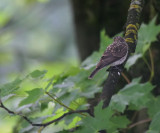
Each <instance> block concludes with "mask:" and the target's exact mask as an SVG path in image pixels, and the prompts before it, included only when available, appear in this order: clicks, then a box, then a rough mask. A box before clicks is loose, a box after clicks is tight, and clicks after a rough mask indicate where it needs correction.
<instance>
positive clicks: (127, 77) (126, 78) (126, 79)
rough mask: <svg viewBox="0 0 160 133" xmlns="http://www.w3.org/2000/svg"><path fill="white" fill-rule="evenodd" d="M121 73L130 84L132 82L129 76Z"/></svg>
mask: <svg viewBox="0 0 160 133" xmlns="http://www.w3.org/2000/svg"><path fill="white" fill-rule="evenodd" d="M121 74H122V76H123V78H124V79H125V80H126V81H127V83H128V84H129V83H131V81H130V80H129V78H128V77H127V76H126V75H125V74H124V73H123V72H121Z"/></svg>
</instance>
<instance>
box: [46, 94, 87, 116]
mask: <svg viewBox="0 0 160 133" xmlns="http://www.w3.org/2000/svg"><path fill="white" fill-rule="evenodd" d="M45 93H46V94H47V95H48V96H49V97H51V98H52V99H53V100H54V101H56V102H57V103H59V104H60V105H61V106H63V107H65V108H67V109H68V110H70V111H75V110H73V109H72V108H70V107H68V106H66V105H65V104H63V103H62V102H61V101H59V100H57V99H56V98H54V97H53V96H52V95H51V94H50V93H49V92H45ZM79 114H81V115H83V116H87V115H85V114H83V113H79Z"/></svg>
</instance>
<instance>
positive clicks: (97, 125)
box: [76, 102, 114, 133]
mask: <svg viewBox="0 0 160 133" xmlns="http://www.w3.org/2000/svg"><path fill="white" fill-rule="evenodd" d="M102 105H103V103H102V102H100V103H99V104H98V106H96V107H95V110H94V115H95V116H94V117H91V116H87V117H86V118H84V119H82V122H83V124H82V126H83V128H82V129H81V130H79V131H77V132H76V133H97V132H98V131H99V130H102V129H107V128H110V127H112V125H113V126H114V124H113V123H112V122H111V121H110V118H111V116H112V115H113V112H112V110H111V109H110V108H106V109H103V110H102Z"/></svg>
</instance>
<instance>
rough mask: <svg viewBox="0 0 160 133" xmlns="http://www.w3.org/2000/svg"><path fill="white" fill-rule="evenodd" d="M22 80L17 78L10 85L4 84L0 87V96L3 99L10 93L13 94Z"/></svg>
mask: <svg viewBox="0 0 160 133" xmlns="http://www.w3.org/2000/svg"><path fill="white" fill-rule="evenodd" d="M21 82H22V80H21V79H19V78H17V79H15V80H14V81H12V82H10V83H6V84H4V85H3V86H1V87H0V96H1V97H4V96H7V95H9V94H11V93H14V92H15V91H16V90H18V89H19V85H20V84H21Z"/></svg>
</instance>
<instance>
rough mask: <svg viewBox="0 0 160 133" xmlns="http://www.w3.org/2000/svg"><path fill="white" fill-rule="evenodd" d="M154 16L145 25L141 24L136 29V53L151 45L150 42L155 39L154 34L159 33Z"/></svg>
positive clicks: (145, 49) (159, 27)
mask: <svg viewBox="0 0 160 133" xmlns="http://www.w3.org/2000/svg"><path fill="white" fill-rule="evenodd" d="M156 18H157V17H154V18H153V19H152V21H151V22H150V23H149V24H148V25H146V24H142V25H141V27H140V29H139V31H138V43H137V47H136V53H142V54H144V53H145V52H146V51H147V50H148V48H149V47H150V45H151V42H153V41H155V40H156V36H157V34H158V33H160V25H155V22H156Z"/></svg>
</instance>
